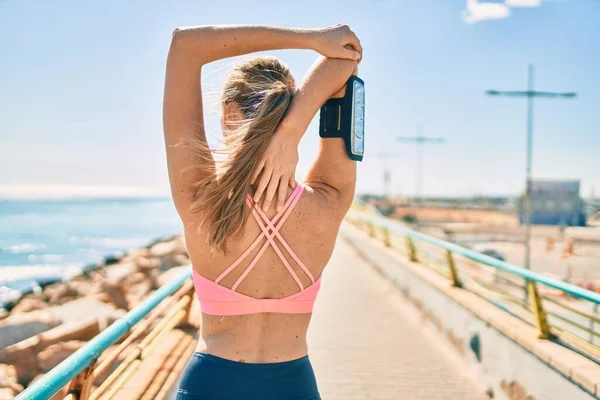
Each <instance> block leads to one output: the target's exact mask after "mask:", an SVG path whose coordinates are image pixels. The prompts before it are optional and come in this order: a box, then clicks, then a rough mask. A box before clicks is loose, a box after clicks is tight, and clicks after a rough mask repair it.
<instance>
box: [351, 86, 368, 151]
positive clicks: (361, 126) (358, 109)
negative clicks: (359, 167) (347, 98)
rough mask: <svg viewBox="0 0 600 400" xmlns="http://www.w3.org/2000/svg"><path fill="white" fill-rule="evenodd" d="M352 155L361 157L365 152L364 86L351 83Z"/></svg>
mask: <svg viewBox="0 0 600 400" xmlns="http://www.w3.org/2000/svg"><path fill="white" fill-rule="evenodd" d="M353 89H354V90H353V99H352V100H353V101H352V153H353V154H356V155H360V156H362V155H363V153H364V151H365V86H364V85H363V84H362V83H361V82H359V81H354V82H353Z"/></svg>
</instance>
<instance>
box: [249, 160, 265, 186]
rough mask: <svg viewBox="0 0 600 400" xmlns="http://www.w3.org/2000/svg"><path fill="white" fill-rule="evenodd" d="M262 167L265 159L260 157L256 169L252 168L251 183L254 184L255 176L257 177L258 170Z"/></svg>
mask: <svg viewBox="0 0 600 400" xmlns="http://www.w3.org/2000/svg"><path fill="white" fill-rule="evenodd" d="M264 167H265V160H264V159H262V160H260V163H259V164H258V167H256V169H255V170H254V173H253V174H252V178H250V184H251V185H254V182H256V178H258V175H260V172H261V171H262V170H263V168H264Z"/></svg>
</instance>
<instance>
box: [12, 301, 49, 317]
mask: <svg viewBox="0 0 600 400" xmlns="http://www.w3.org/2000/svg"><path fill="white" fill-rule="evenodd" d="M45 308H48V303H46V302H44V301H42V300H39V299H36V298H30V297H25V298H24V299H23V300H21V301H20V302H19V303H18V304H17V305H16V306H14V307H13V309H12V310H11V312H12V313H26V312H30V311H35V310H43V309H45Z"/></svg>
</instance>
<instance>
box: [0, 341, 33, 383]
mask: <svg viewBox="0 0 600 400" xmlns="http://www.w3.org/2000/svg"><path fill="white" fill-rule="evenodd" d="M39 343H40V341H39V338H38V337H37V336H34V337H31V338H28V339H25V340H23V341H21V342H19V343H16V344H13V345H11V346H8V347H6V348H4V349H2V350H0V363H4V364H9V365H12V366H13V367H14V368H15V369H16V375H17V377H18V379H19V383H20V384H22V385H27V384H29V382H30V381H31V379H32V378H33V377H34V376H35V374H37V373H38V365H37V352H38V350H39V348H40V347H39Z"/></svg>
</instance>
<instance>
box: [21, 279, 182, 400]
mask: <svg viewBox="0 0 600 400" xmlns="http://www.w3.org/2000/svg"><path fill="white" fill-rule="evenodd" d="M190 277H191V268H189V269H188V270H186V272H184V273H182V274H181V275H179V276H177V277H176V278H175V279H173V280H172V281H170V282H169V283H167V284H166V285H164V286H162V287H161V288H159V289H158V290H157V291H156V292H154V293H153V294H152V295H150V296H149V297H148V298H147V299H145V300H144V301H143V302H142V303H140V304H139V305H138V306H137V307H135V308H134V309H132V310H131V311H129V312H128V313H127V314H125V315H124V316H123V317H122V318H120V319H118V320H117V321H115V322H114V323H113V324H111V325H110V326H109V327H108V328H106V329H105V330H103V331H102V332H100V333H99V334H98V335H97V336H96V337H94V338H93V339H92V340H90V341H89V342H88V343H86V344H85V345H84V346H82V347H81V348H80V349H79V350H77V351H76V352H75V353H73V354H72V355H71V356H69V357H68V358H67V359H65V360H64V361H63V362H61V363H60V364H59V365H57V366H56V367H55V368H53V369H52V370H51V371H49V372H48V373H47V374H46V375H44V376H43V377H42V378H40V379H39V380H37V381H36V382H34V383H33V384H32V385H30V386H29V387H27V389H25V390H24V391H22V392H21V393H19V394H18V395H17V396H16V397H15V398H14V400H46V399H49V398H50V397H52V396H53V395H54V394H56V393H57V392H58V391H59V390H61V389H62V388H63V387H64V386H65V385H67V384H69V382H71V381H72V380H73V379H75V378H76V377H77V376H78V375H79V374H80V373H81V372H82V371H84V370H86V368H88V367H90V366H91V365H92V364H93V363H94V362H95V361H96V360H97V359H98V358H99V357H100V355H101V354H102V353H103V352H104V351H105V350H107V349H108V348H109V347H110V346H111V345H113V344H115V343H116V342H117V341H118V340H119V339H121V338H122V337H124V336H125V335H126V334H127V333H128V332H130V330H131V328H132V327H133V326H134V325H135V324H137V323H138V322H140V321H141V320H142V319H143V318H144V317H146V316H147V315H148V314H150V313H151V312H152V311H153V310H154V309H156V307H157V306H158V305H159V304H160V303H161V302H163V300H165V299H166V298H168V297H169V296H171V295H172V294H174V293H175V292H176V291H177V290H178V289H180V288H181V287H182V286H183V285H184V284H185V283H186V282H187V281H189V279H190ZM75 397H76V398H78V397H79V396H75Z"/></svg>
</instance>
